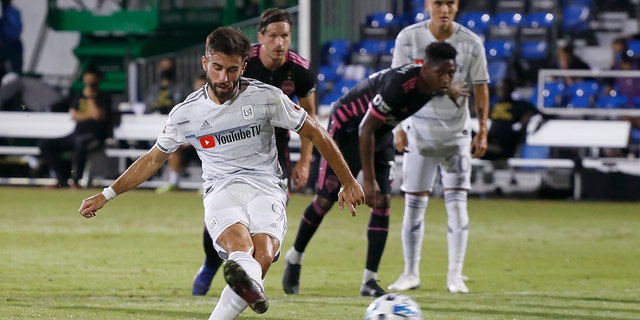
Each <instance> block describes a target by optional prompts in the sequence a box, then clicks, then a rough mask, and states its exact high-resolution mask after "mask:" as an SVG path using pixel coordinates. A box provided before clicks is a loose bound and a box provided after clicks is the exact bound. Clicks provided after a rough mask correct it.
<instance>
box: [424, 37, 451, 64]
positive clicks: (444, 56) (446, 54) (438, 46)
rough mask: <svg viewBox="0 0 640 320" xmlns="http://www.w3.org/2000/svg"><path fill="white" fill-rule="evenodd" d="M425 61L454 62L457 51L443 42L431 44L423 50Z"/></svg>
mask: <svg viewBox="0 0 640 320" xmlns="http://www.w3.org/2000/svg"><path fill="white" fill-rule="evenodd" d="M425 50H426V53H427V60H433V61H438V60H455V59H456V55H457V54H458V51H456V48H454V47H453V46H452V45H450V44H449V43H447V42H444V41H438V42H432V43H430V44H429V45H428V46H427V48H426V49H425Z"/></svg>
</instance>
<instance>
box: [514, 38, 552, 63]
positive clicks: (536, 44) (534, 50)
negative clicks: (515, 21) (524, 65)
mask: <svg viewBox="0 0 640 320" xmlns="http://www.w3.org/2000/svg"><path fill="white" fill-rule="evenodd" d="M548 50H549V43H548V42H547V41H535V40H532V41H521V42H520V56H521V57H522V58H524V59H527V60H545V59H547V58H548V54H547V52H548Z"/></svg>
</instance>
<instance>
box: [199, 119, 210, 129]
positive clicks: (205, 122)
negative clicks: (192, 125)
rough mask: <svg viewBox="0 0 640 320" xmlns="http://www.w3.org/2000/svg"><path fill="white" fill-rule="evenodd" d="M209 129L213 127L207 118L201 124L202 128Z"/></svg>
mask: <svg viewBox="0 0 640 320" xmlns="http://www.w3.org/2000/svg"><path fill="white" fill-rule="evenodd" d="M207 129H211V125H210V124H209V121H207V120H205V121H204V122H203V123H202V125H201V126H200V130H207Z"/></svg>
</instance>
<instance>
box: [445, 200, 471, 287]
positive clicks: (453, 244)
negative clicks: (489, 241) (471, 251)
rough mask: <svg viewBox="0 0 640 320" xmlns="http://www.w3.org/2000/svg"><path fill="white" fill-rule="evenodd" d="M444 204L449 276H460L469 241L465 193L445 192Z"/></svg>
mask: <svg viewBox="0 0 640 320" xmlns="http://www.w3.org/2000/svg"><path fill="white" fill-rule="evenodd" d="M444 202H445V206H446V208H447V216H448V220H447V224H448V227H449V228H448V231H447V243H448V250H449V273H448V274H449V275H450V276H453V277H461V276H462V267H463V265H464V256H465V253H466V252H467V241H468V239H469V213H468V212H467V192H466V191H462V190H445V192H444Z"/></svg>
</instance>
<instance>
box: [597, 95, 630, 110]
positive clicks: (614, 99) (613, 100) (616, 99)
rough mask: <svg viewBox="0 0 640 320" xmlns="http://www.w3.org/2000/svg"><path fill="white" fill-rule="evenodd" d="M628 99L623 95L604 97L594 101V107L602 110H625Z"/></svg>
mask: <svg viewBox="0 0 640 320" xmlns="http://www.w3.org/2000/svg"><path fill="white" fill-rule="evenodd" d="M628 101H629V99H628V98H627V97H625V96H623V95H617V96H610V95H605V96H603V97H600V98H599V99H598V100H597V101H596V107H597V108H602V109H617V108H625V107H626V106H627V102H628Z"/></svg>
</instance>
